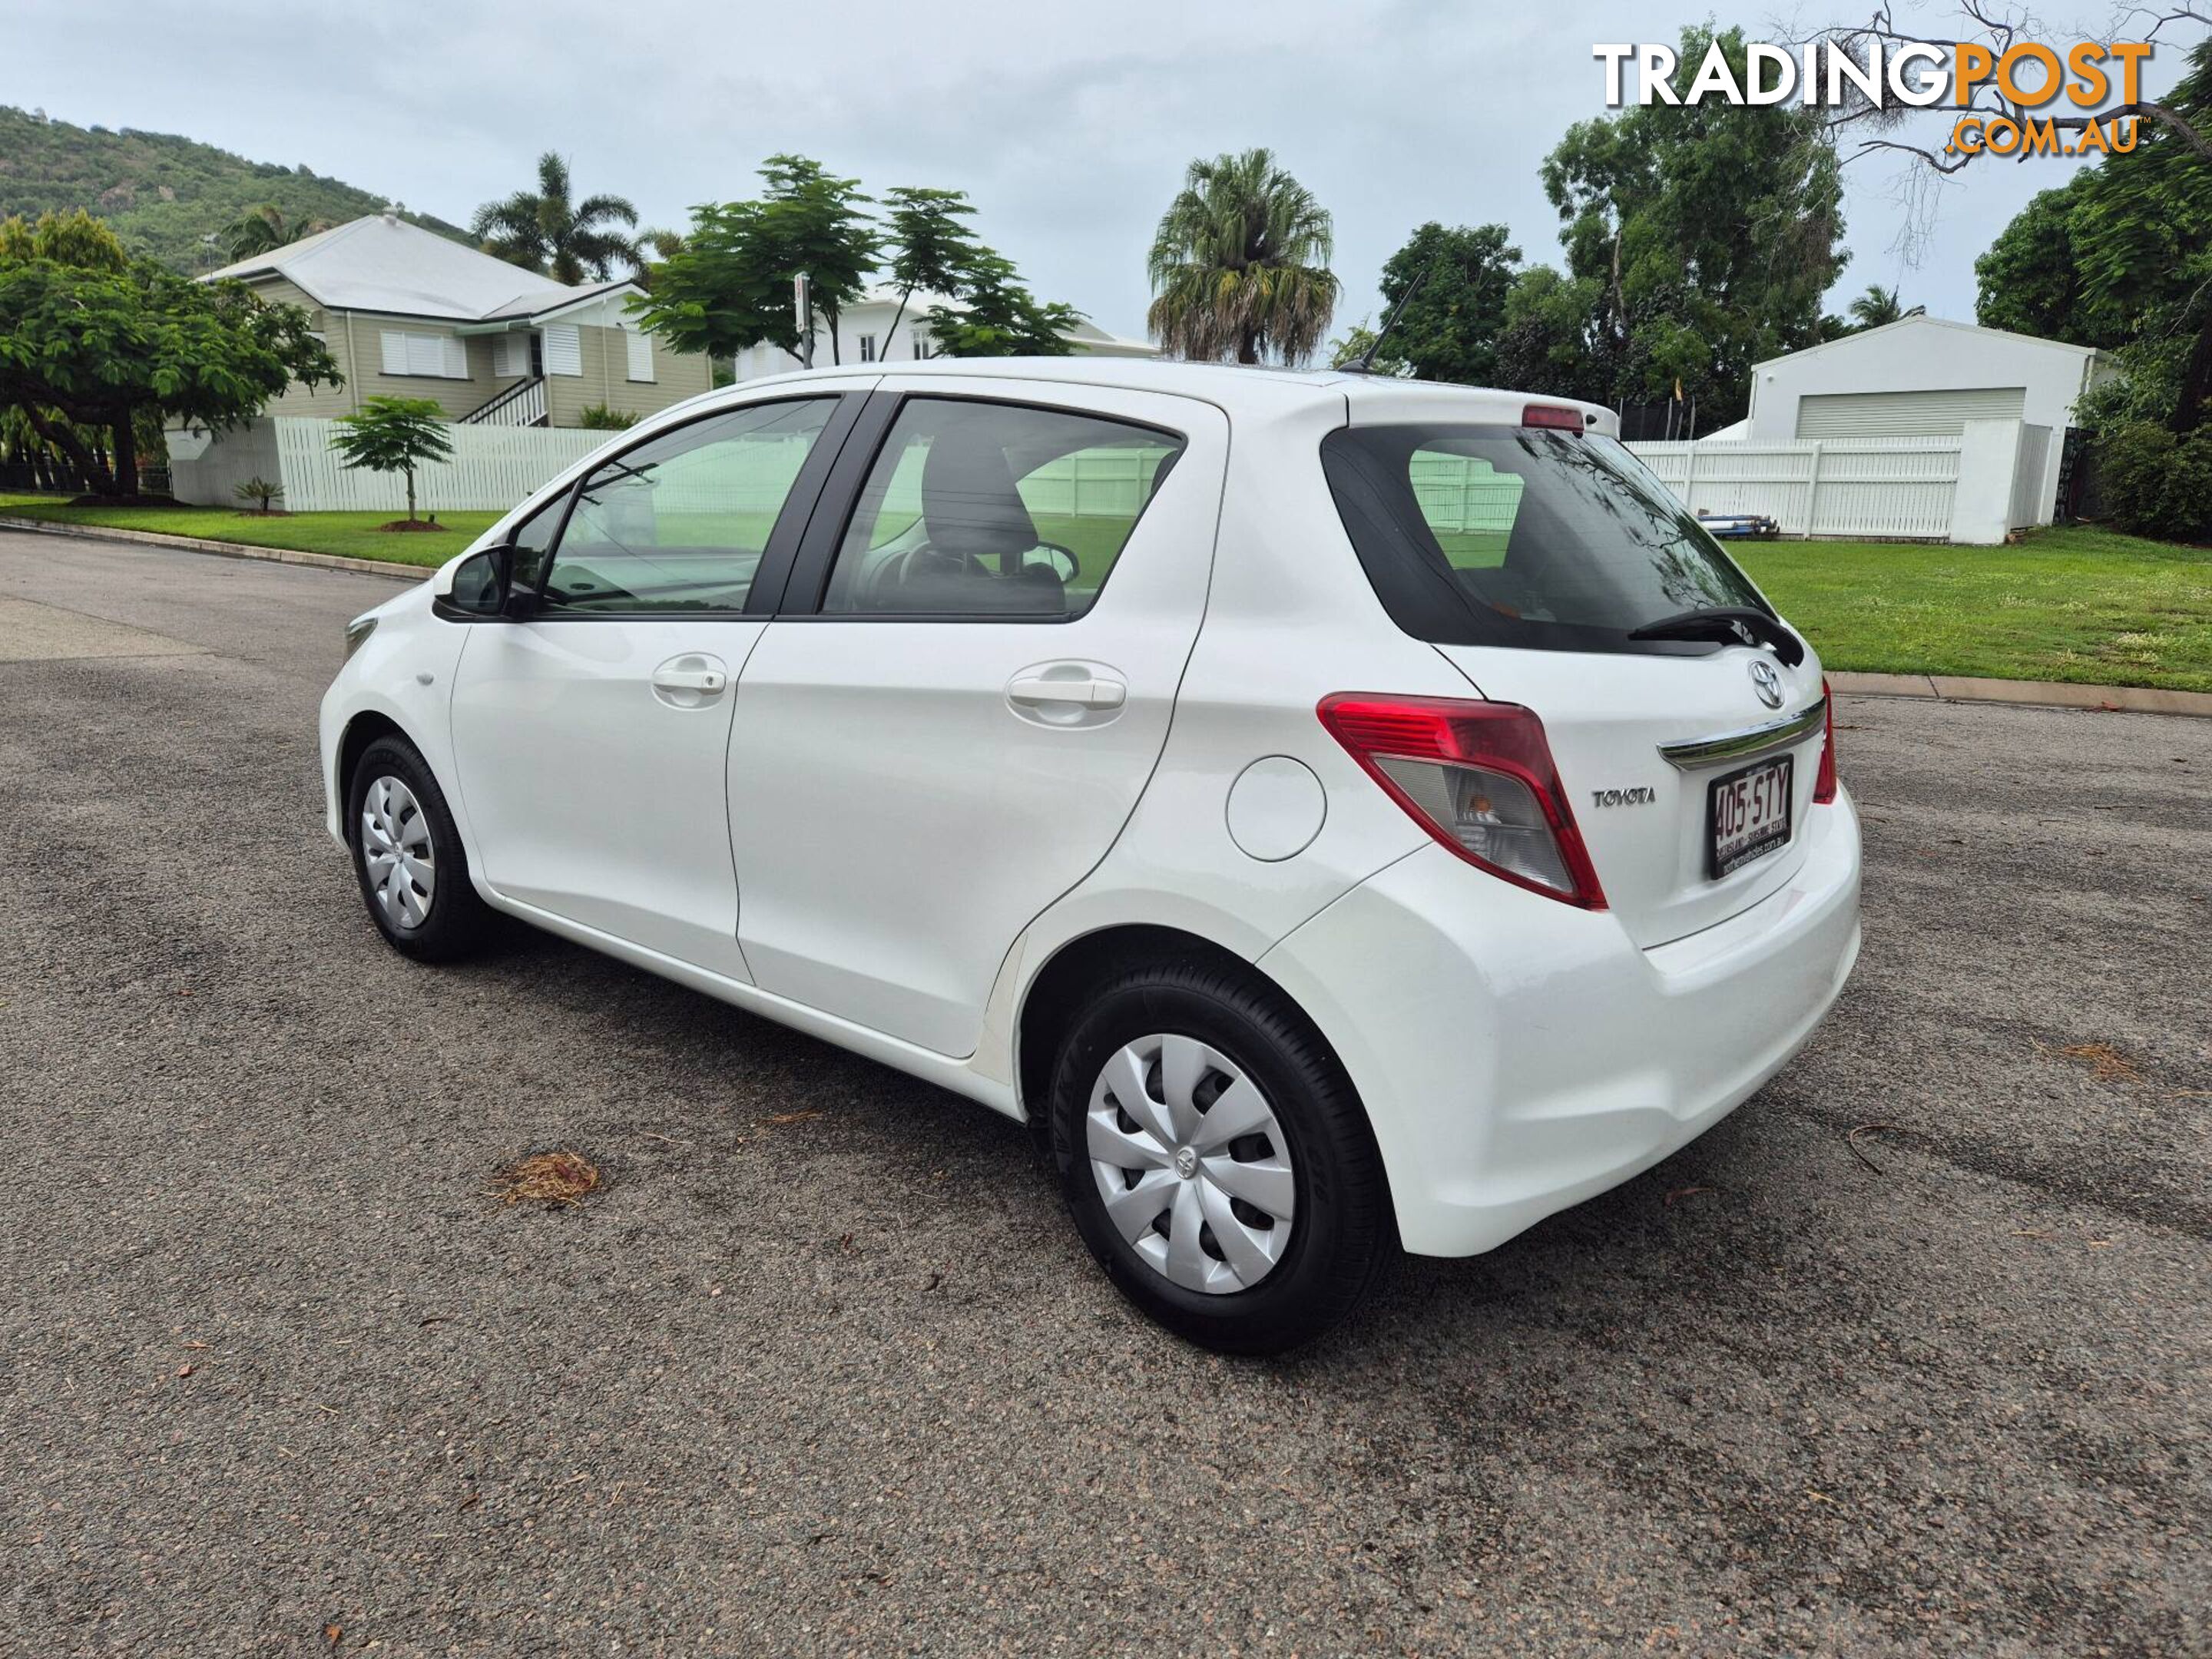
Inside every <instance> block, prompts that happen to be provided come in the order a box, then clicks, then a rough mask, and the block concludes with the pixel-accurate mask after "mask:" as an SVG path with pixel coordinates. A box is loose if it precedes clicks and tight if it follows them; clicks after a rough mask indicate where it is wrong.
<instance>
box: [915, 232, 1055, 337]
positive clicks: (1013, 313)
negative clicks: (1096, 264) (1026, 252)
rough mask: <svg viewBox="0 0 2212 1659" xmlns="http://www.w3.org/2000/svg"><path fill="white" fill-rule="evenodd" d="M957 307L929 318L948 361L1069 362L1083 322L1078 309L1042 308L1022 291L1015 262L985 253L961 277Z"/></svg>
mask: <svg viewBox="0 0 2212 1659" xmlns="http://www.w3.org/2000/svg"><path fill="white" fill-rule="evenodd" d="M961 285H962V288H963V290H964V297H963V299H962V300H961V301H960V302H959V303H958V304H957V305H937V306H932V307H930V308H929V311H928V313H927V321H928V324H929V331H930V334H931V335H932V337H933V338H934V339H935V340H936V343H937V350H938V354H939V356H945V357H1065V356H1068V355H1069V354H1070V353H1072V352H1073V350H1074V349H1075V347H1074V344H1073V342H1071V341H1070V340H1069V339H1068V338H1067V334H1068V331H1070V330H1071V329H1073V327H1074V326H1075V325H1077V324H1078V323H1079V322H1081V321H1082V320H1083V313H1081V312H1079V311H1078V310H1076V309H1075V307H1073V306H1069V305H1063V304H1061V303H1060V302H1058V301H1054V302H1053V303H1051V304H1049V305H1045V304H1040V303H1039V302H1038V301H1037V299H1036V296H1035V295H1032V294H1031V293H1030V291H1029V289H1026V288H1024V287H1023V286H1022V284H1021V282H1020V280H1019V278H1018V276H1017V274H1016V272H1015V270H1014V266H1013V263H1012V261H1011V260H1009V259H1006V258H1001V257H1000V255H998V254H996V253H994V252H991V251H990V250H989V249H987V248H986V249H984V250H983V251H982V252H980V253H979V254H978V255H977V256H976V257H975V259H974V260H973V262H972V263H971V264H969V268H968V270H966V271H965V272H963V275H962V278H961Z"/></svg>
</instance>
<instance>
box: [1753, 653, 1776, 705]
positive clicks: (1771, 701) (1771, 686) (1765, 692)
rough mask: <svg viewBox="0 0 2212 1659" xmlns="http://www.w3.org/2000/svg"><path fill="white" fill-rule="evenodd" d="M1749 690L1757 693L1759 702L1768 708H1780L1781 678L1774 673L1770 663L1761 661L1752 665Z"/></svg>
mask: <svg viewBox="0 0 2212 1659" xmlns="http://www.w3.org/2000/svg"><path fill="white" fill-rule="evenodd" d="M1751 689H1752V690H1754V691H1756V692H1758V693H1759V702H1763V703H1765V705H1766V706H1767V707H1768V708H1781V707H1782V676H1781V675H1779V674H1778V673H1776V672H1775V671H1774V665H1773V664H1772V663H1771V662H1766V661H1763V660H1762V661H1759V662H1755V663H1753V664H1752V665H1751Z"/></svg>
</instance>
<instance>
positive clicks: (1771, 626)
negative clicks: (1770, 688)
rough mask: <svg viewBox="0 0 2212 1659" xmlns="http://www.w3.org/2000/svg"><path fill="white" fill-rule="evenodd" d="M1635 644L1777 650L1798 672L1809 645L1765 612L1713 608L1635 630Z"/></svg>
mask: <svg viewBox="0 0 2212 1659" xmlns="http://www.w3.org/2000/svg"><path fill="white" fill-rule="evenodd" d="M1628 637H1629V638H1630V639H1632V640H1713V641H1717V642H1718V643H1720V644H1722V645H1758V644H1759V643H1761V642H1762V641H1763V642H1765V644H1768V645H1771V646H1772V647H1774V654H1775V655H1776V656H1778V657H1779V658H1780V659H1782V660H1783V662H1784V664H1786V665H1788V666H1790V667H1791V668H1795V667H1796V665H1798V664H1799V663H1801V662H1802V661H1804V660H1805V641H1802V640H1801V639H1799V638H1798V637H1797V636H1796V635H1795V634H1793V633H1791V632H1790V630H1789V629H1787V628H1785V627H1784V626H1783V625H1782V624H1781V623H1779V622H1778V621H1777V620H1775V618H1773V617H1770V616H1768V615H1767V614H1766V612H1765V611H1758V610H1754V609H1753V608H1752V607H1751V606H1750V605H1706V606H1704V607H1703V608H1701V609H1699V610H1696V611H1682V612H1681V613H1680V614H1679V615H1677V616H1673V617H1662V618H1661V619H1660V620H1659V621H1657V622H1656V623H1645V624H1644V626H1643V627H1641V628H1636V629H1630V630H1629V635H1628Z"/></svg>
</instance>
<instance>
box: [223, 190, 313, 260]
mask: <svg viewBox="0 0 2212 1659" xmlns="http://www.w3.org/2000/svg"><path fill="white" fill-rule="evenodd" d="M329 228H331V223H330V221H329V220H327V219H309V220H306V221H303V222H301V223H299V224H296V225H295V224H287V223H285V222H284V214H283V210H282V209H281V208H279V207H278V206H277V205H276V204H275V203H274V202H264V203H263V204H261V205H260V206H259V207H251V208H248V209H246V211H245V212H244V213H242V214H240V216H238V217H237V218H235V219H234V220H232V221H231V222H229V223H228V224H227V225H225V226H224V227H223V228H222V241H223V246H224V247H225V248H226V249H227V250H228V252H229V254H230V257H231V258H232V260H233V261H236V260H240V259H251V258H252V257H253V256H254V255H255V254H257V253H269V252H274V251H275V250H276V249H277V248H280V247H284V246H288V245H289V244H290V243H293V242H296V241H298V240H300V239H301V237H302V236H313V234H315V233H316V232H317V231H319V230H328V229H329Z"/></svg>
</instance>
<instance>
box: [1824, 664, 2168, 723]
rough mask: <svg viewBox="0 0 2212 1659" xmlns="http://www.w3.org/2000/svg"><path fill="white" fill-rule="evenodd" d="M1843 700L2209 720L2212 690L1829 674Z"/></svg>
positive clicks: (2064, 682) (1941, 676)
mask: <svg viewBox="0 0 2212 1659" xmlns="http://www.w3.org/2000/svg"><path fill="white" fill-rule="evenodd" d="M1828 683H1829V684H1831V685H1832V686H1833V687H1834V688H1835V690H1836V691H1837V692H1838V694H1839V695H1841V696H1847V697H1928V698H1934V699H1937V700H1940V701H1942V702H2009V703H2019V704H2024V705H2027V706H2032V707H2036V708H2096V709H2102V710H2105V711H2106V712H2108V713H2109V712H2111V711H2113V710H2118V711H2120V712H2122V713H2124V714H2191V715H2194V716H2196V717H2197V718H2198V719H2200V720H2212V692H2206V691H2166V690H2156V689H2154V688H2152V687H2149V686H2142V685H2075V684H2069V683H2068V682H2066V681H2063V680H1980V679H1966V678H1960V677H1959V676H1957V675H1953V674H1852V673H1846V672H1844V671H1841V670H1837V671H1832V672H1831V673H1830V674H1829V676H1828Z"/></svg>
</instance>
